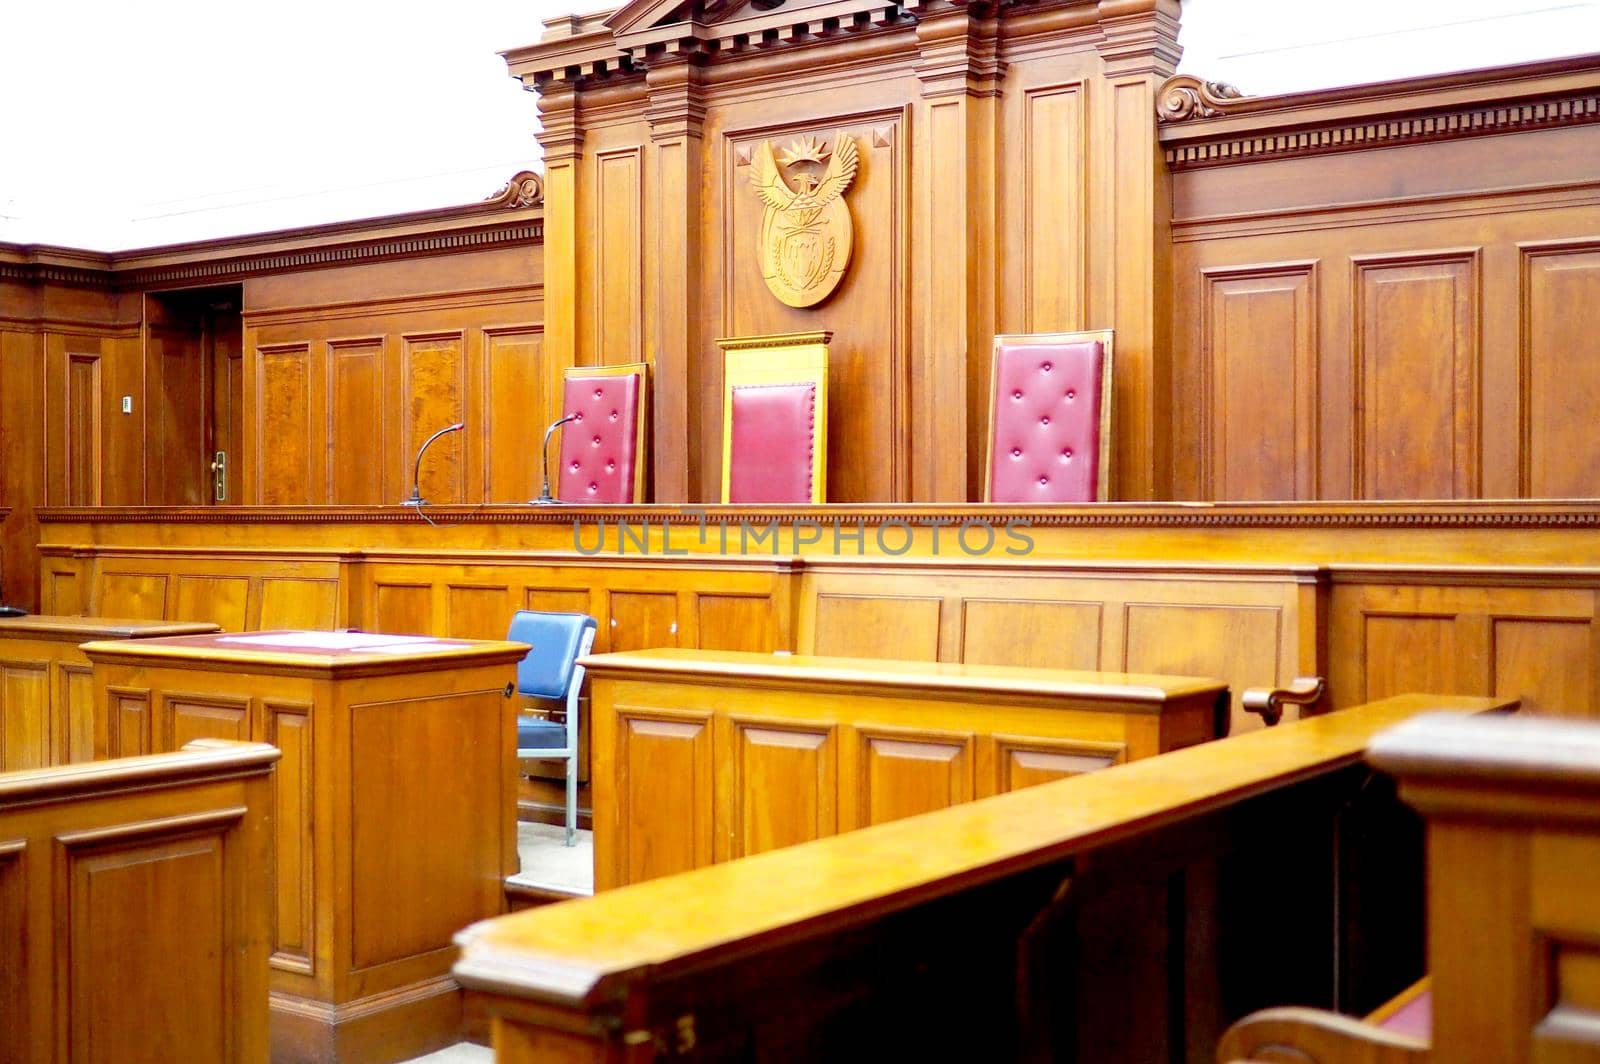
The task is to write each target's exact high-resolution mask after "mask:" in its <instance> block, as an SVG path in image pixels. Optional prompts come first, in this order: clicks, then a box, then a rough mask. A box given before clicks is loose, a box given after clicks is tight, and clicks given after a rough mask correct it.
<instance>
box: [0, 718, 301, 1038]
mask: <svg viewBox="0 0 1600 1064" xmlns="http://www.w3.org/2000/svg"><path fill="white" fill-rule="evenodd" d="M277 757H278V752H277V751H276V750H273V749H271V748H270V747H267V746H262V745H238V744H196V745H195V746H193V747H190V748H188V749H185V750H183V751H182V752H175V753H170V754H161V755H157V756H154V757H143V758H131V759H126V760H121V761H114V762H107V763H103V764H96V765H94V766H81V765H80V766H67V767H59V768H49V769H38V770H32V771H25V772H10V773H5V774H0V913H3V921H4V925H5V927H6V928H7V929H8V932H7V934H6V935H5V936H4V942H3V943H0V991H3V994H0V1031H3V1032H4V1036H3V1037H0V1060H5V1061H8V1062H9V1061H15V1062H17V1064H21V1062H23V1061H28V1062H61V1064H65V1062H67V1061H105V1062H108V1064H109V1062H112V1061H123V1060H215V1061H237V1062H244V1061H252V1062H260V1061H265V1060H266V1059H267V1052H268V1020H267V949H268V940H269V939H270V937H271V927H272V915H271V902H270V898H269V894H268V892H267V891H265V890H263V889H262V884H263V883H264V882H266V881H267V879H268V877H269V876H270V872H271V868H270V864H271V855H272V838H271V833H270V821H271V817H270V811H269V804H270V801H271V786H272V765H273V762H274V761H276V760H277Z"/></svg>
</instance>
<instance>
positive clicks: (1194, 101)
mask: <svg viewBox="0 0 1600 1064" xmlns="http://www.w3.org/2000/svg"><path fill="white" fill-rule="evenodd" d="M1243 98H1244V93H1242V92H1240V91H1239V90H1238V89H1236V88H1234V87H1233V86H1232V85H1229V84H1227V83H1225V82H1221V81H1203V80H1201V79H1200V78H1197V77H1195V76H1194V75H1193V74H1179V75H1177V76H1176V77H1170V78H1168V79H1167V80H1166V81H1165V82H1163V83H1162V85H1161V88H1160V89H1159V90H1158V91H1157V92H1156V117H1157V118H1158V119H1160V120H1161V121H1163V122H1183V121H1186V120H1187V119H1190V118H1215V117H1217V116H1218V115H1220V114H1225V113H1226V112H1227V109H1228V104H1229V101H1232V100H1239V99H1243Z"/></svg>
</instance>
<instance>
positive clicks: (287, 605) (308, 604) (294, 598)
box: [257, 577, 339, 631]
mask: <svg viewBox="0 0 1600 1064" xmlns="http://www.w3.org/2000/svg"><path fill="white" fill-rule="evenodd" d="M338 619H339V582H338V581H337V580H294V579H284V578H280V577H264V578H263V579H262V581H261V615H260V617H259V618H258V620H257V627H259V628H261V629H264V630H268V631H270V630H273V629H277V628H311V629H321V630H324V631H326V630H328V629H331V628H333V627H334V625H336V624H337V623H338Z"/></svg>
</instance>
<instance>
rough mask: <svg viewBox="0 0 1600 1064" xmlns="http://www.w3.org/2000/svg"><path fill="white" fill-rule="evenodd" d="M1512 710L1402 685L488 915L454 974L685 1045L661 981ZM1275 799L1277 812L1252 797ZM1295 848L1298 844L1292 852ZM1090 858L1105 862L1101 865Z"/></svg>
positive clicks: (601, 1034) (1021, 873) (1174, 842)
mask: <svg viewBox="0 0 1600 1064" xmlns="http://www.w3.org/2000/svg"><path fill="white" fill-rule="evenodd" d="M1514 705H1515V702H1514V701H1511V700H1504V699H1501V700H1495V699H1483V698H1466V697H1455V696H1422V695H1405V696H1399V697H1396V698H1391V699H1386V700H1384V701H1381V702H1376V703H1372V704H1369V705H1366V706H1361V707H1356V708H1353V709H1349V710H1345V711H1341V712H1337V713H1330V714H1326V715H1323V716H1319V717H1314V718H1310V719H1307V720H1302V721H1297V722H1295V723H1293V724H1290V725H1286V726H1284V727H1280V728H1275V729H1272V730H1271V731H1260V732H1254V733H1251V734H1247V735H1243V736H1239V737H1236V738H1233V739H1228V740H1224V741H1220V742H1214V743H1207V744H1203V745H1201V746H1197V747H1191V748H1188V749H1185V750H1180V751H1177V752H1174V753H1170V754H1165V755H1161V756H1159V757H1155V758H1151V759H1148V760H1146V761H1142V762H1135V763H1132V764H1127V765H1121V766H1117V767H1115V768H1111V769H1106V770H1103V771H1100V772H1096V773H1092V774H1088V775H1084V776H1079V777H1074V778H1071V779H1067V780H1061V781H1058V782H1055V783H1050V784H1044V785H1041V786H1038V787H1033V788H1029V789H1026V790H1022V791H1018V792H1013V793H1010V794H1005V795H1000V796H997V797H994V798H989V799H985V800H982V801H978V802H974V803H971V804H968V805H961V806H956V807H953V808H949V809H944V810H940V811H938V812H936V813H930V814H925V815H923V816H918V817H912V818H909V819H906V820H901V821H896V822H892V823H888V824H882V825H878V826H875V827H871V828H866V829H863V830H860V831H855V832H850V833H848V834H846V835H840V836H835V837H832V838H825V839H821V840H818V841H815V842H810V843H806V844H803V845H799V846H794V847H789V848H787V849H782V850H776V851H772V852H768V853H764V854H761V855H758V856H755V857H750V858H745V859H742V860H737V861H732V862H729V863H726V864H720V865H714V866H711V867H706V868H702V869H698V870H696V871H693V872H689V873H685V874H682V875H677V876H670V877H666V878H663V879H657V880H652V881H649V882H644V883H639V884H636V885H633V886H629V887H624V888H620V889H618V890H614V891H610V892H606V893H602V894H600V895H598V896H595V897H593V898H588V899H581V900H577V901H572V902H565V903H562V904H560V905H556V906H550V907H547V908H543V909H538V910H531V911H527V912H523V913H518V914H514V915H512V916H508V917H501V918H498V919H495V920H489V921H484V922H482V923H479V924H477V925H474V926H472V927H470V928H468V929H466V930H465V931H464V932H462V933H461V935H460V936H458V939H457V941H458V943H459V944H460V945H461V947H462V954H461V958H460V960H459V962H458V963H457V965H456V968H455V974H456V977H457V979H459V980H460V981H461V982H462V983H463V984H465V985H466V986H468V987H470V988H474V989H477V990H480V991H484V992H487V993H488V994H489V995H491V1001H490V1011H491V1012H496V1011H499V1012H501V1013H513V1012H519V1011H520V1012H521V1013H522V1014H523V1015H524V1019H525V1018H526V1015H527V1013H526V1010H527V1009H528V1008H530V1007H536V1008H537V1010H538V1011H539V1014H540V1016H542V1017H543V1018H542V1019H541V1020H540V1021H539V1022H540V1023H542V1024H548V1025H549V1026H550V1027H551V1028H552V1029H558V1030H562V1031H565V1032H566V1033H567V1036H572V1035H574V1034H577V1033H578V1032H587V1033H586V1034H581V1035H580V1037H583V1038H591V1039H598V1040H599V1041H600V1042H604V1041H605V1039H607V1038H612V1037H633V1038H636V1039H637V1038H657V1039H658V1040H659V1039H662V1038H665V1039H667V1040H668V1041H670V1040H671V1039H670V1037H669V1034H670V1032H669V1034H660V1033H659V1031H657V1032H656V1033H654V1034H652V1033H650V1032H648V1031H644V1030H640V1031H634V1032H632V1033H631V1034H629V1033H628V1032H627V1031H624V1030H622V1028H625V1027H627V1025H628V1024H630V1023H641V1022H644V1021H642V1020H641V1016H642V1012H641V1010H642V1009H643V1008H644V1006H643V1004H642V1003H644V1002H646V1001H649V1000H651V999H652V998H656V999H659V998H660V997H661V996H662V995H660V994H659V993H656V991H655V989H654V988H661V987H664V986H667V985H669V984H672V983H674V981H679V983H678V991H679V992H680V993H682V992H683V985H684V982H693V981H694V980H696V979H704V978H706V977H707V973H715V972H716V971H718V970H719V968H721V967H723V966H728V967H729V968H730V970H731V966H735V965H748V964H752V963H755V962H754V961H753V960H752V958H759V957H761V956H765V955H771V954H774V953H776V952H778V951H784V950H793V949H796V948H812V947H808V946H806V944H808V943H811V944H818V945H816V946H815V947H814V948H816V949H819V950H826V949H828V948H831V947H830V945H829V944H830V943H834V942H837V941H840V940H841V938H843V937H846V936H849V935H851V934H855V933H857V932H859V931H860V930H861V929H863V928H866V927H869V926H874V925H875V924H876V922H880V921H884V920H885V919H893V918H895V914H900V913H907V911H908V910H913V909H915V910H917V911H918V912H919V913H920V912H927V911H933V910H935V909H938V907H939V906H940V905H941V904H942V903H943V902H944V901H945V900H947V899H954V898H955V897H956V896H958V895H959V896H962V897H968V896H971V895H972V894H973V892H982V891H985V890H989V889H991V888H996V887H999V886H1001V885H1003V884H1008V883H1016V882H1018V881H1019V880H1020V879H1023V878H1026V877H1027V876H1028V875H1029V874H1030V873H1031V872H1034V871H1043V872H1047V873H1049V875H1048V876H1047V878H1050V876H1055V872H1054V869H1053V868H1052V866H1056V867H1068V866H1072V865H1074V863H1075V866H1076V867H1077V868H1078V869H1079V870H1080V871H1082V869H1084V868H1089V869H1091V871H1092V870H1094V869H1096V868H1105V867H1110V866H1111V865H1112V864H1114V863H1115V861H1114V859H1113V858H1112V857H1111V856H1109V855H1113V854H1116V853H1118V852H1119V848H1120V849H1121V850H1123V851H1126V850H1127V849H1128V847H1129V846H1130V845H1134V844H1144V843H1148V842H1150V841H1151V840H1152V839H1158V840H1162V841H1161V845H1160V846H1158V847H1155V850H1156V851H1157V854H1158V855H1157V856H1156V857H1155V858H1154V859H1155V860H1157V861H1160V860H1167V859H1171V858H1170V853H1171V852H1172V851H1176V850H1184V849H1185V848H1186V847H1190V846H1192V845H1194V844H1193V843H1192V841H1190V840H1191V839H1192V838H1193V837H1194V836H1192V835H1186V834H1185V833H1186V832H1190V831H1191V827H1192V825H1195V824H1198V823H1205V824H1213V825H1214V824H1215V818H1214V817H1211V816H1210V815H1211V814H1218V815H1221V814H1223V813H1227V814H1228V815H1230V816H1232V815H1235V814H1234V811H1235V810H1243V809H1244V807H1245V806H1246V805H1247V804H1248V805H1249V808H1250V809H1251V810H1255V811H1256V812H1253V813H1251V814H1250V815H1252V816H1261V815H1265V816H1267V817H1268V818H1271V817H1272V816H1274V815H1278V814H1279V813H1280V812H1281V810H1280V803H1279V801H1278V799H1277V797H1276V795H1277V793H1278V792H1280V791H1287V790H1289V789H1291V788H1295V787H1297V786H1298V785H1301V784H1307V785H1310V784H1315V783H1317V781H1319V780H1323V779H1325V778H1329V777H1332V776H1334V775H1335V774H1338V773H1340V772H1341V770H1346V769H1351V770H1354V771H1356V772H1357V773H1358V774H1361V775H1363V776H1364V774H1365V770H1364V769H1363V768H1362V767H1361V766H1360V765H1359V762H1360V760H1361V758H1362V756H1363V754H1364V752H1365V750H1366V748H1367V745H1368V743H1369V741H1370V740H1371V739H1372V737H1373V736H1374V735H1376V734H1377V733H1379V732H1381V731H1383V730H1385V729H1387V728H1390V727H1392V726H1394V725H1396V724H1398V723H1400V722H1402V721H1405V720H1407V719H1409V718H1411V717H1413V716H1415V715H1417V714H1420V713H1424V712H1429V711H1454V712H1460V713H1477V712H1483V711H1488V710H1492V709H1505V708H1509V707H1513V706H1514ZM1341 778H1342V777H1341ZM1269 795H1272V796H1274V797H1273V798H1272V800H1271V801H1270V802H1268V803H1267V807H1266V808H1265V810H1263V807H1262V803H1253V802H1252V801H1251V800H1252V799H1257V798H1263V799H1265V797H1266V796H1269ZM1319 801H1323V802H1324V804H1325V799H1319ZM1319 808H1320V807H1319ZM1286 827H1289V828H1290V829H1291V830H1292V825H1286ZM1206 830H1207V831H1210V830H1211V828H1207V829H1206ZM1263 830H1273V831H1276V830H1277V829H1275V828H1272V829H1263ZM1201 834H1204V832H1202V833H1201ZM1302 834H1303V832H1302ZM1206 837H1207V838H1210V837H1211V836H1206ZM1294 841H1295V840H1294V839H1293V838H1292V837H1290V838H1286V839H1285V842H1284V845H1293V844H1294ZM1169 843H1170V845H1169ZM1263 848H1270V847H1265V846H1264V847H1263ZM1091 856H1093V858H1094V862H1095V864H1092V865H1091V864H1086V863H1085V862H1086V861H1087V860H1088V859H1089V858H1090V857H1091ZM1145 859H1146V858H1145V857H1144V856H1141V857H1140V860H1145ZM1063 862H1066V863H1067V865H1063ZM1157 878H1158V879H1159V876H1158V877H1157ZM1050 882H1051V883H1059V882H1060V879H1059V877H1055V878H1053V879H1050ZM1163 882H1164V880H1163ZM1049 889H1051V890H1055V891H1056V893H1057V895H1060V894H1061V893H1062V889H1061V888H1057V887H1050V888H1049ZM1045 900H1046V901H1048V897H1047V898H1046V899H1045ZM1024 922H1025V923H1026V920H1024ZM775 966H777V967H781V964H780V965H775ZM770 967H771V966H769V972H768V974H770ZM741 970H743V969H741ZM1415 974H1416V973H1412V974H1410V976H1409V978H1411V979H1414V978H1415ZM728 981H732V982H735V983H736V982H737V978H735V977H732V976H729V977H728ZM702 989H703V988H702ZM700 992H702V990H694V991H692V993H700ZM674 1000H677V999H674ZM497 1002H498V1003H497ZM518 1002H521V1004H518ZM530 1003H539V1004H538V1006H533V1005H531V1004H530ZM708 1007H709V1006H708ZM722 1007H724V1008H728V1007H729V1006H727V1005H726V1003H725V1002H724V1004H723V1006H722ZM689 1022H690V1024H691V1026H692V1023H693V1018H692V1016H691V1017H690V1018H689ZM607 1032H609V1033H607ZM1211 1037H1213V1038H1214V1037H1215V1035H1214V1034H1213V1035H1212V1036H1211ZM508 1059H521V1058H508ZM573 1059H579V1058H578V1057H574V1058H573ZM595 1059H600V1057H599V1056H597V1057H596V1058H595Z"/></svg>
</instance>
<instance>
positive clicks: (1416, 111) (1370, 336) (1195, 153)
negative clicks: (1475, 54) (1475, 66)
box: [1118, 57, 1600, 499]
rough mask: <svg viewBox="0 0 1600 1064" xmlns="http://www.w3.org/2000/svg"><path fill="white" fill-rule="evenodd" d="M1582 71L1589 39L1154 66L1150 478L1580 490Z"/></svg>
mask: <svg viewBox="0 0 1600 1064" xmlns="http://www.w3.org/2000/svg"><path fill="white" fill-rule="evenodd" d="M1202 73H1203V72H1202ZM1191 80H1192V79H1191ZM1597 86H1600V63H1597V62H1596V60H1595V59H1594V58H1593V57H1587V58H1581V59H1574V60H1565V61H1558V62H1553V63H1543V64H1532V65H1529V66H1526V67H1508V68H1504V69H1501V70H1491V71H1479V72H1473V73H1468V74H1458V75H1449V76H1444V77H1436V78H1424V79H1418V80H1416V81H1410V82H1394V83H1390V84H1386V85H1374V86H1365V87H1357V88H1351V89H1335V90H1325V91H1321V92H1315V93H1301V94H1297V95H1293V96H1284V97H1276V98H1274V97H1261V98H1248V97H1247V98H1243V99H1217V98H1215V97H1213V96H1207V98H1205V99H1203V100H1202V98H1201V96H1200V92H1201V90H1200V89H1198V88H1197V87H1195V86H1194V85H1192V84H1189V83H1186V82H1185V79H1182V78H1179V79H1176V80H1175V81H1174V83H1173V85H1172V86H1171V91H1172V93H1173V95H1172V96H1171V97H1170V98H1167V101H1166V102H1169V103H1170V104H1171V107H1172V110H1171V111H1170V113H1169V114H1168V119H1169V120H1168V121H1167V122H1166V123H1165V124H1164V125H1163V126H1162V128H1161V132H1160V139H1161V141H1162V144H1163V146H1164V147H1165V149H1166V159H1167V164H1168V166H1169V167H1170V168H1171V170H1172V206H1173V214H1172V233H1171V240H1172V266H1171V275H1170V283H1171V292H1172V308H1171V315H1172V317H1171V321H1172V351H1171V358H1172V372H1173V396H1174V398H1175V402H1174V403H1173V406H1172V421H1171V432H1172V435H1173V462H1174V465H1173V470H1174V483H1173V497H1175V498H1198V499H1269V498H1276V499H1342V498H1371V499H1418V498H1514V497H1529V498H1540V497H1546V498H1562V497H1567V498H1583V497H1588V496H1591V495H1593V494H1594V489H1593V479H1594V478H1593V476H1592V475H1590V474H1591V473H1592V472H1593V470H1594V467H1595V462H1596V450H1595V447H1596V444H1595V442H1594V440H1593V439H1592V438H1591V437H1592V435H1593V434H1592V433H1591V432H1590V431H1589V430H1588V427H1587V423H1586V422H1584V421H1583V418H1582V415H1581V413H1580V411H1583V410H1585V409H1587V408H1588V407H1587V405H1586V404H1587V401H1588V397H1590V396H1592V395H1595V394H1596V389H1600V368H1597V367H1600V361H1597V359H1596V357H1595V351H1596V348H1595V344H1596V342H1597V341H1596V340H1595V338H1594V335H1593V330H1591V329H1587V328H1586V327H1585V317H1584V308H1585V307H1587V306H1589V305H1592V304H1593V302H1594V301H1595V299H1597V298H1600V268H1597V266H1600V258H1597V253H1600V167H1597V166H1596V165H1595V159H1597V158H1600V129H1596V127H1595V126H1594V125H1593V124H1592V122H1591V121H1590V119H1589V117H1588V116H1589V114H1590V109H1591V107H1592V100H1593V95H1594V92H1595V89H1596V87H1597ZM1207 91H1209V90H1207ZM1186 100H1192V101H1193V103H1194V105H1195V106H1190V105H1189V104H1188V103H1186V102H1185V101H1186ZM1358 131H1359V132H1358ZM1118 349H1119V353H1120V351H1121V350H1122V343H1121V338H1120V337H1119V338H1118ZM1191 398H1193V399H1196V400H1198V401H1190V400H1191Z"/></svg>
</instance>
